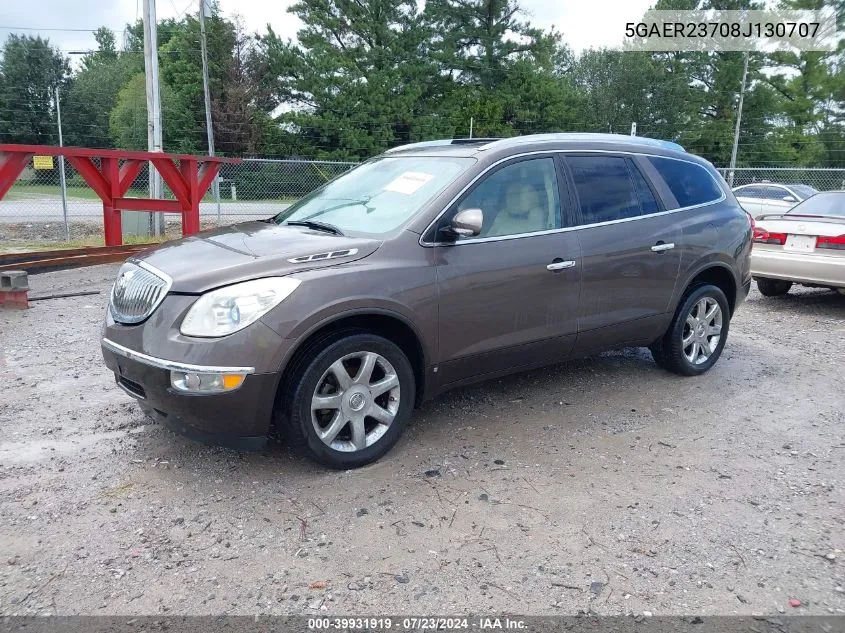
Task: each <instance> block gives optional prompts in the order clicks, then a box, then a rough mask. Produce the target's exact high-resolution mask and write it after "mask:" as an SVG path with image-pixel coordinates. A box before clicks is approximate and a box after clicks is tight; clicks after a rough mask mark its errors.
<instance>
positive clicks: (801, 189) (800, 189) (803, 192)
mask: <svg viewBox="0 0 845 633" xmlns="http://www.w3.org/2000/svg"><path fill="white" fill-rule="evenodd" d="M789 188H790V189H792V191H794V192H795V193H797V194H798V195H799V196H801V199H802V200H803V199H804V198H810V197H812V196H814V195H816V194H817V193H818V192H819V190H818V189H814V188H813V187H811V186H810V185H789Z"/></svg>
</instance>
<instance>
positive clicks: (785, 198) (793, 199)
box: [781, 196, 798, 202]
mask: <svg viewBox="0 0 845 633" xmlns="http://www.w3.org/2000/svg"><path fill="white" fill-rule="evenodd" d="M781 200H783V201H784V202H798V201H797V200H796V199H795V198H794V197H793V196H784V197H783V198H781Z"/></svg>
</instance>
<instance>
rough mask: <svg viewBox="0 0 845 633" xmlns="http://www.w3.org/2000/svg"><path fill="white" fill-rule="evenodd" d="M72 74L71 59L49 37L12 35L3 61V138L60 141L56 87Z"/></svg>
mask: <svg viewBox="0 0 845 633" xmlns="http://www.w3.org/2000/svg"><path fill="white" fill-rule="evenodd" d="M69 74H70V65H69V64H68V61H67V59H66V58H65V57H64V56H63V55H62V54H61V52H59V51H58V50H57V49H54V48H53V47H52V46H50V43H49V41H48V40H45V39H41V37H30V36H26V35H15V34H14V33H13V34H11V35H9V37H8V38H7V39H6V42H5V44H4V45H3V51H2V61H0V139H2V141H3V142H4V143H33V144H45V145H55V144H58V133H57V127H56V115H55V90H56V88H60V87H62V86H63V85H64V84H65V83H66V82H67V80H68V75H69Z"/></svg>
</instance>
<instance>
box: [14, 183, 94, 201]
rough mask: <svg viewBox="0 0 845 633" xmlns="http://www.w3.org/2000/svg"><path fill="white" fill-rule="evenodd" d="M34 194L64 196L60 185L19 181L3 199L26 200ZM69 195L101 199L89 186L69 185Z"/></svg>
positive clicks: (83, 198) (76, 197)
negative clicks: (32, 183)
mask: <svg viewBox="0 0 845 633" xmlns="http://www.w3.org/2000/svg"><path fill="white" fill-rule="evenodd" d="M33 195H40V196H55V197H56V198H60V197H61V196H62V190H61V188H60V187H59V186H58V185H31V184H28V183H26V184H24V183H20V182H18V183H16V184H14V185H12V188H11V189H9V192H8V193H7V194H6V196H5V197H4V198H3V199H4V200H26V199H27V198H30V197H32V196H33ZM67 197H68V198H75V199H82V200H99V199H100V198H99V196H98V195H97V194H96V193H94V190H93V189H89V188H88V187H68V188H67Z"/></svg>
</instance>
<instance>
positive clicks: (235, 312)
mask: <svg viewBox="0 0 845 633" xmlns="http://www.w3.org/2000/svg"><path fill="white" fill-rule="evenodd" d="M300 283H301V282H300V280H299V279H292V278H291V277H267V278H266V279H256V280H255V281H246V282H244V283H240V284H234V285H232V286H226V287H225V288H218V289H217V290H212V291H211V292H207V293H205V294H204V295H203V296H201V297H200V298H199V299H197V302H196V303H195V304H194V305H193V306H191V309H190V310H188V314H187V315H185V319H184V320H183V321H182V327H181V328H179V331H180V332H182V334H184V335H185V336H204V337H216V336H226V335H227V334H231V333H232V332H237V331H238V330H242V329H244V328H245V327H246V326H247V325H249V324H250V323H254V322H255V321H257V320H258V319H260V318H261V317H262V316H264V315H265V314H267V313H268V312H269V311H270V310H272V309H273V308H275V307H276V306H277V305H279V303H281V302H282V301H284V300H285V299H286V298H287V297H288V296H289V295H290V293H292V292H293V291H294V290H296V287H297V286H299V284H300Z"/></svg>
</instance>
